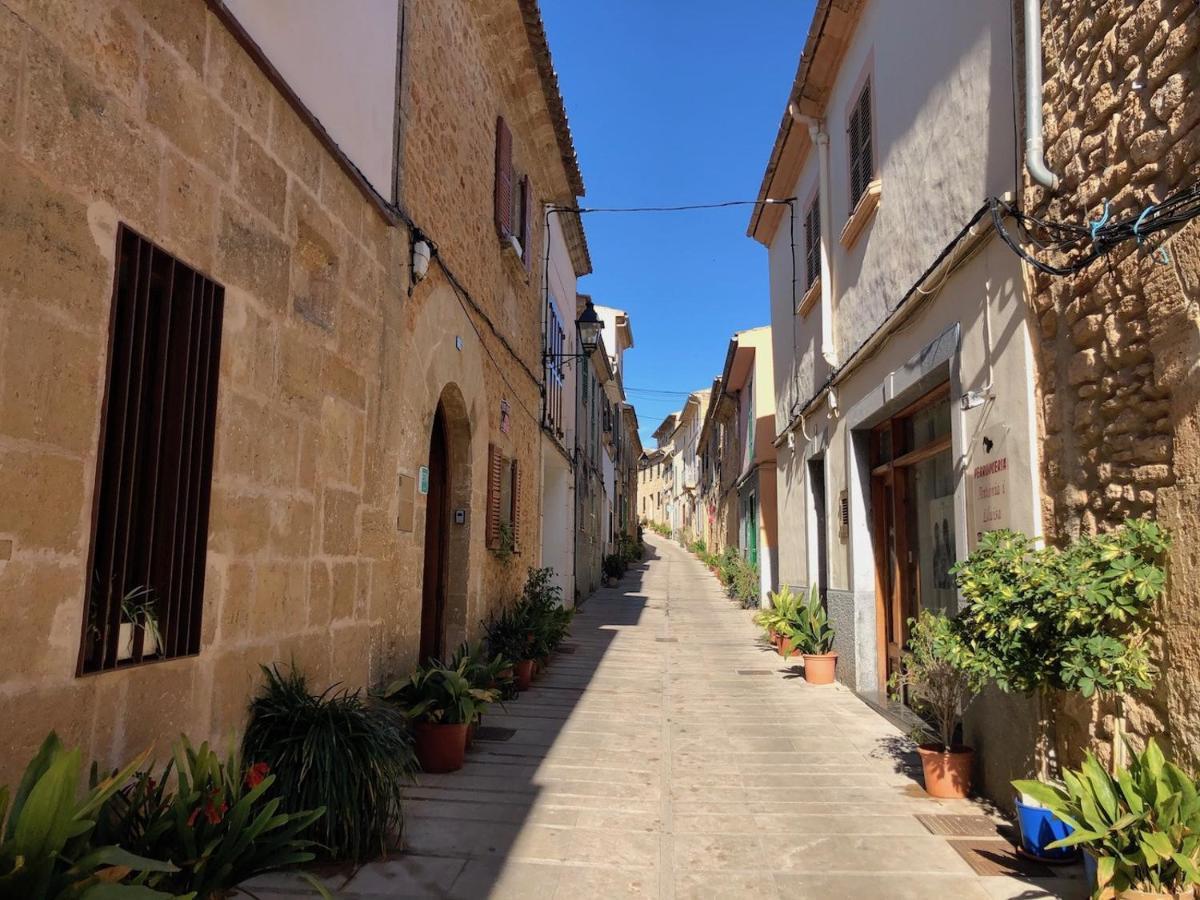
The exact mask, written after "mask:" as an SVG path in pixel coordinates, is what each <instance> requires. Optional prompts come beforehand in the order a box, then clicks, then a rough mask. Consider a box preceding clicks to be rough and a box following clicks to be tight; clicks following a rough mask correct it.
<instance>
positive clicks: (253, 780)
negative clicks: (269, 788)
mask: <svg viewBox="0 0 1200 900" xmlns="http://www.w3.org/2000/svg"><path fill="white" fill-rule="evenodd" d="M270 771H271V767H270V766H268V765H267V764H266V763H265V762H256V763H255V764H254V765H252V766H251V767H250V768H249V769H248V770H247V771H246V787H247V788H249V789H250V790H253V789H254V788H256V787H258V786H259V785H260V784H262V782H263V779H264V778H266V777H267V775H268V774H269V773H270Z"/></svg>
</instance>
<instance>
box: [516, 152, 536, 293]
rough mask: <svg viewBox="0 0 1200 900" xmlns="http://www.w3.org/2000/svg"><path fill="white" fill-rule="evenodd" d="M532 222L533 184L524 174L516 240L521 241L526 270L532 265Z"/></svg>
mask: <svg viewBox="0 0 1200 900" xmlns="http://www.w3.org/2000/svg"><path fill="white" fill-rule="evenodd" d="M532 222H533V186H532V185H531V184H530V183H529V176H528V175H526V176H524V177H523V178H522V179H521V233H520V234H519V235H517V240H519V241H520V242H521V256H522V259H523V261H524V263H525V271H526V272H528V271H529V270H530V267H531V266H532V265H533V244H531V243H530V238H531V237H532V235H533V225H532V224H531V223H532Z"/></svg>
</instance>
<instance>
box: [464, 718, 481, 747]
mask: <svg viewBox="0 0 1200 900" xmlns="http://www.w3.org/2000/svg"><path fill="white" fill-rule="evenodd" d="M478 727H479V720H478V719H476V720H475V721H474V722H472V723H471V724H470V725H468V726H467V749H468V750H470V749H471V745H472V744H473V743H475V730H476V729H477V728H478Z"/></svg>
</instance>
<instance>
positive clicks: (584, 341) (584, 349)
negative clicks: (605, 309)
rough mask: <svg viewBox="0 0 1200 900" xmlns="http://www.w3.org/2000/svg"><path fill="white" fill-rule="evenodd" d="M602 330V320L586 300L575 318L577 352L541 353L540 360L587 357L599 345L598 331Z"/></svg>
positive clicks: (567, 359)
mask: <svg viewBox="0 0 1200 900" xmlns="http://www.w3.org/2000/svg"><path fill="white" fill-rule="evenodd" d="M603 330H604V321H603V320H602V319H601V318H600V316H599V315H597V313H596V307H595V306H593V305H592V301H591V300H588V301H587V305H586V306H584V308H583V312H581V313H580V314H579V318H578V319H576V320H575V333H576V334H577V335H578V336H579V349H580V351H581V352H579V353H543V354H542V361H543V362H547V361H549V360H552V359H561V360H564V361H570V360H572V359H587V358H589V357H590V356H591V355H592V354H593V353H595V352H596V348H597V347H599V346H600V332H601V331H603Z"/></svg>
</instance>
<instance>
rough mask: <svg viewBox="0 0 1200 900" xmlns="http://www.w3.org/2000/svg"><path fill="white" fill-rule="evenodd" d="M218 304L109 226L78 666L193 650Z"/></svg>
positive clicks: (137, 240)
mask: <svg viewBox="0 0 1200 900" xmlns="http://www.w3.org/2000/svg"><path fill="white" fill-rule="evenodd" d="M224 301H225V292H224V288H222V287H221V286H220V285H219V284H217V283H216V282H214V281H211V280H210V279H208V278H206V277H204V276H203V275H201V274H200V273H199V272H197V271H196V270H195V269H193V268H191V267H190V266H187V265H185V264H184V263H183V262H181V261H180V260H178V259H176V258H175V257H174V256H172V255H171V254H169V253H167V252H166V251H165V250H162V249H161V248H159V247H156V246H155V245H154V244H152V243H151V242H150V241H148V240H146V239H145V238H143V237H141V236H140V235H138V234H137V233H135V232H134V231H133V230H132V229H129V228H127V227H125V226H122V227H121V228H120V230H119V231H118V234H117V263H116V276H115V283H114V289H113V302H112V312H111V317H112V318H111V323H110V327H109V346H108V374H107V380H106V383H105V395H104V405H103V407H102V408H103V414H102V418H101V422H100V445H99V452H98V458H97V464H96V494H95V496H96V500H95V509H94V512H93V523H94V524H93V530H92V542H91V549H90V554H89V567H88V570H89V572H90V577H89V581H88V585H87V605H86V614H85V620H84V628H83V640H82V646H81V648H80V654H79V667H78V671H79V672H80V674H83V673H88V672H99V671H104V670H107V669H115V668H118V667H121V666H126V665H132V664H136V663H140V662H143V661H145V660H150V659H167V658H171V657H178V656H187V655H190V654H194V653H198V652H199V650H200V619H201V611H202V607H203V598H204V563H205V551H206V547H207V543H208V512H209V498H210V491H211V483H212V463H213V431H214V427H215V424H216V413H217V379H218V368H219V361H220V357H221V321H222V313H223V309H224Z"/></svg>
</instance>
